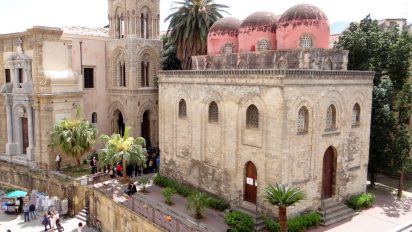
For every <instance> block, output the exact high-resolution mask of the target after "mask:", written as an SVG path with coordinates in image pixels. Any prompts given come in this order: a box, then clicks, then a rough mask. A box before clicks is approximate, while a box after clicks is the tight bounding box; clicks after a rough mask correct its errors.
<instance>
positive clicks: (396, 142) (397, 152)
mask: <svg viewBox="0 0 412 232" xmlns="http://www.w3.org/2000/svg"><path fill="white" fill-rule="evenodd" d="M336 47H337V48H343V49H347V50H349V62H348V69H351V70H370V71H374V72H375V78H374V90H373V102H372V121H371V135H370V136H371V137H370V155H369V171H370V173H371V176H372V178H371V180H372V184H374V181H375V179H376V178H375V176H376V172H378V171H382V170H386V171H387V172H388V171H389V172H394V173H397V174H399V176H400V183H399V188H398V195H401V192H402V186H403V185H402V183H401V182H403V173H404V171H405V170H406V168H407V167H408V166H409V163H410V156H409V151H410V148H411V145H410V143H411V142H410V140H411V139H410V133H409V131H408V130H407V127H408V125H407V124H409V118H410V114H411V113H410V107H411V96H410V95H411V88H410V84H409V82H408V79H409V77H410V69H411V62H412V59H411V58H412V36H411V35H409V34H408V33H407V32H400V31H399V30H398V28H397V27H396V26H394V27H390V28H388V30H382V29H381V28H380V27H379V25H378V22H377V20H372V19H371V18H370V16H369V15H368V16H366V17H365V18H364V19H363V20H361V22H360V23H352V24H351V25H350V27H349V29H348V30H346V31H345V32H343V35H342V37H341V38H340V39H339V42H338V43H337V44H336ZM386 79H388V80H386Z"/></svg>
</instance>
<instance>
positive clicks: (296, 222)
mask: <svg viewBox="0 0 412 232" xmlns="http://www.w3.org/2000/svg"><path fill="white" fill-rule="evenodd" d="M265 223H266V228H267V229H268V230H269V231H270V232H278V231H280V226H279V224H278V223H277V222H275V221H274V220H271V219H266V220H265ZM319 223H320V215H319V214H317V213H315V212H309V213H306V214H303V215H301V216H296V217H294V218H292V219H289V220H288V232H299V231H302V230H305V229H306V228H308V227H311V226H316V225H319Z"/></svg>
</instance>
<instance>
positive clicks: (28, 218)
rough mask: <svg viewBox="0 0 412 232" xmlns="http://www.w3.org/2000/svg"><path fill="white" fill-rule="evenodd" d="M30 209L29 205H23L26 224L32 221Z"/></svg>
mask: <svg viewBox="0 0 412 232" xmlns="http://www.w3.org/2000/svg"><path fill="white" fill-rule="evenodd" d="M29 213H30V207H29V205H27V204H24V205H23V215H24V222H29V221H30V215H29Z"/></svg>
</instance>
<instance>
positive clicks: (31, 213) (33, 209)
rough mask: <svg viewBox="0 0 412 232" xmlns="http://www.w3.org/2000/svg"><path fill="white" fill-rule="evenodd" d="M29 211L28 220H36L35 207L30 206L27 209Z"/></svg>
mask: <svg viewBox="0 0 412 232" xmlns="http://www.w3.org/2000/svg"><path fill="white" fill-rule="evenodd" d="M29 210H30V218H31V220H33V219H36V218H37V217H36V206H35V205H34V204H31V205H30V207H29Z"/></svg>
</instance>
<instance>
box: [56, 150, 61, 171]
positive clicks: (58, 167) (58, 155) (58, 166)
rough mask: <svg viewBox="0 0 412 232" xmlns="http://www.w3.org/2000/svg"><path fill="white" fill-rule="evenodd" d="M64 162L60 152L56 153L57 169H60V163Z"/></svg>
mask: <svg viewBox="0 0 412 232" xmlns="http://www.w3.org/2000/svg"><path fill="white" fill-rule="evenodd" d="M61 162H62V157H61V156H60V153H57V155H56V170H57V171H60V163H61Z"/></svg>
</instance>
